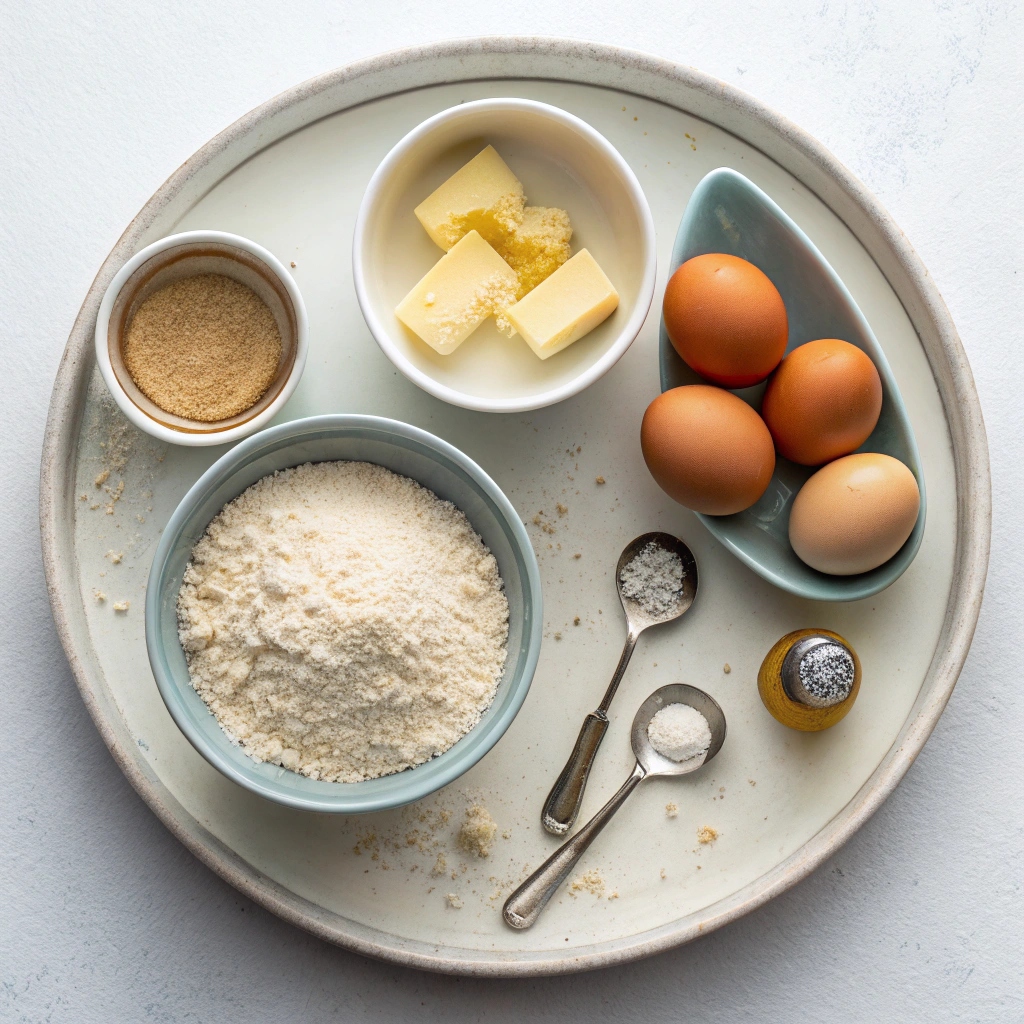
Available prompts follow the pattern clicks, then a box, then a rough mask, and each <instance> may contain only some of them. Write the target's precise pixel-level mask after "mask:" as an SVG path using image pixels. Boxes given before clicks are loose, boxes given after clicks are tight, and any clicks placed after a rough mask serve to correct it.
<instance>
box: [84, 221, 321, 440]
mask: <svg viewBox="0 0 1024 1024" xmlns="http://www.w3.org/2000/svg"><path fill="white" fill-rule="evenodd" d="M202 275H217V276H219V277H226V278H229V279H230V280H231V281H234V282H237V283H238V284H240V285H243V286H245V288H246V289H249V290H250V291H251V292H253V293H255V295H256V296H257V297H258V299H260V300H262V304H265V306H266V307H267V309H269V311H270V313H271V315H272V316H273V319H274V321H275V323H276V326H277V331H278V334H279V336H280V351H279V353H278V354H277V365H276V367H272V366H270V367H267V368H266V369H267V371H268V372H267V373H266V374H265V376H264V378H263V380H261V381H259V382H258V385H255V386H254V385H253V383H252V382H251V381H250V382H248V383H247V384H246V385H245V386H248V387H250V389H251V390H250V392H249V393H250V395H252V394H256V395H258V397H257V398H256V400H255V401H253V402H252V403H251V404H248V405H245V403H244V402H242V403H235V406H236V407H235V408H231V407H230V404H228V405H227V406H222V408H224V409H225V411H227V412H228V413H230V414H229V415H224V416H223V418H220V419H214V420H204V419H200V418H195V419H193V418H189V417H188V416H185V415H180V414H179V413H178V412H175V411H168V410H167V409H165V408H162V407H161V406H160V405H159V404H157V402H155V401H153V398H152V397H150V396H151V395H156V396H158V397H159V396H160V394H161V391H160V390H159V389H158V388H154V387H152V386H147V390H148V391H149V392H150V394H149V395H147V394H146V393H145V392H144V391H143V389H142V388H140V387H139V385H138V384H137V383H136V380H135V379H134V378H133V376H132V373H131V372H130V371H129V368H128V363H127V361H126V352H125V344H126V340H127V338H128V335H129V328H130V326H131V324H132V319H133V317H134V316H135V314H136V313H137V311H138V310H139V308H140V306H142V304H143V303H145V302H146V300H147V299H149V298H150V297H152V296H154V295H155V294H156V293H157V292H160V291H161V290H162V289H164V288H166V287H167V286H169V285H176V284H177V283H178V282H184V281H185V280H186V279H188V278H195V277H199V276H202ZM228 290H229V291H230V289H228ZM95 341H96V361H97V364H98V366H99V370H100V373H101V375H102V376H103V379H104V382H105V383H106V385H107V387H108V388H109V390H110V393H111V395H112V396H113V398H114V401H115V402H116V403H117V405H118V407H119V408H120V409H121V411H122V412H123V413H124V414H125V416H127V417H128V419H129V420H131V422H132V423H134V424H135V425H136V426H137V427H139V429H140V430H144V431H145V432H146V433H148V434H150V435H152V436H153V437H156V438H158V439H159V440H161V441H167V442H170V443H171V444H180V445H189V446H205V445H215V444H225V443H228V442H232V441H237V440H239V439H240V438H243V437H246V436H248V435H249V434H252V433H254V432H255V431H257V430H259V429H260V428H261V427H263V426H264V425H265V424H266V423H267V421H268V420H270V418H271V417H272V416H274V414H275V413H277V411H278V410H279V409H280V408H281V407H282V406H283V405H284V404H285V402H287V401H288V399H289V398H290V397H291V394H292V392H293V391H294V390H295V387H296V385H297V384H298V382H299V378H300V377H301V376H302V371H303V369H304V367H305V363H306V352H307V349H308V345H309V325H308V319H307V316H306V307H305V304H304V303H303V301H302V295H301V294H300V292H299V289H298V286H297V285H296V283H295V281H294V279H293V278H292V276H291V274H289V272H288V271H287V270H286V269H285V267H284V265H283V264H282V263H281V261H280V260H278V259H277V257H275V256H274V255H273V254H272V253H271V252H269V251H268V250H266V249H264V248H263V247H262V246H261V245H258V244H257V243H256V242H253V241H250V240H249V239H247V238H242V237H241V236H240V235H232V234H229V233H227V232H224V231H186V232H182V233H181V234H177V235H169V236H168V237H166V238H162V239H160V240H159V241H158V242H154V243H153V244H152V245H149V246H147V247H146V248H145V249H142V250H141V251H140V252H138V253H136V254H135V256H133V257H132V258H131V259H130V260H129V261H128V262H127V263H126V264H125V265H124V266H123V267H122V268H121V269H120V270H119V271H118V272H117V274H116V275H115V276H114V279H113V281H111V283H110V286H109V287H108V289H107V291H106V293H105V294H104V296H103V301H102V302H101V304H100V310H99V314H98V317H97V320H96V334H95ZM264 355H265V353H264ZM267 377H269V383H268V384H265V386H264V382H265V380H266V378H267ZM241 380H242V381H243V382H245V376H244V375H243V377H242V378H241ZM143 384H144V386H146V382H145V381H143ZM168 404H174V403H172V402H168ZM238 404H242V405H244V406H245V407H244V408H241V409H238V408H237V405H238ZM186 408H187V409H188V410H189V411H191V410H192V408H196V409H197V410H198V414H199V415H200V416H201V415H204V413H203V407H202V406H201V405H195V406H191V407H190V406H188V405H184V406H179V409H186ZM213 408H216V406H213ZM193 415H195V413H193Z"/></svg>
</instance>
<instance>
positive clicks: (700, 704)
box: [502, 683, 725, 928]
mask: <svg viewBox="0 0 1024 1024" xmlns="http://www.w3.org/2000/svg"><path fill="white" fill-rule="evenodd" d="M666 704H689V705H690V707H693V708H696V709H697V710H698V711H699V712H700V713H701V714H702V715H703V716H704V717H705V718H706V719H707V722H708V726H709V727H710V729H711V745H710V746H709V747H708V749H707V752H706V753H705V754H701V755H699V756H697V757H692V758H690V759H689V760H688V761H672V760H670V759H669V758H667V757H664V756H663V755H661V754H659V753H658V752H657V751H656V750H655V749H654V747H653V746H652V745H651V741H650V738H649V737H648V735H647V726H648V725H650V724H651V719H652V718H653V717H654V716H655V715H656V714H657V713H658V712H659V711H660V710H661V709H662V708H663V707H665V705H666ZM631 738H632V742H633V753H634V754H635V755H636V767H635V768H634V769H633V774H632V775H630V777H629V778H628V779H626V782H625V784H624V785H623V786H622V788H621V789H620V790H619V791H618V793H616V794H615V796H613V797H612V798H611V800H609V801H608V803H606V804H605V805H604V807H602V808H601V810H599V811H598V812H597V814H595V815H594V817H593V818H591V819H590V821H588V822H587V824H586V825H584V826H583V828H581V829H580V830H579V832H577V833H576V835H574V836H573V837H572V839H570V840H569V841H568V842H567V843H565V844H564V845H563V846H560V847H559V848H558V849H557V850H556V851H555V852H554V853H553V854H552V855H551V856H550V857H548V859H547V860H546V861H545V862H544V863H543V864H542V865H541V866H540V867H539V868H538V869H537V870H536V871H534V873H533V874H532V875H530V877H529V878H528V879H527V880H526V881H525V882H523V884H522V885H521V886H519V888H518V889H516V891H515V892H514V893H512V895H511V896H509V898H508V900H506V902H505V906H504V908H503V909H502V917H504V918H505V923H506V924H508V925H510V926H511V927H513V928H529V927H530V925H532V924H533V923H534V921H536V920H537V918H538V917H539V916H540V912H541V911H542V910H543V909H544V907H545V906H546V905H547V902H548V900H550V899H551V897H552V896H553V895H554V894H555V890H556V889H557V888H558V887H559V886H560V885H561V884H562V882H564V881H565V877H566V875H568V874H569V872H570V871H572V869H573V868H574V867H575V866H576V862H577V861H578V860H579V859H580V857H582V856H583V854H584V852H585V851H586V850H587V848H588V847H589V846H590V844H591V843H592V842H593V841H594V840H595V839H596V838H597V835H598V833H599V832H600V831H601V830H602V829H603V828H604V827H605V825H607V824H608V822H609V821H610V820H611V817H612V815H613V814H614V813H615V812H616V811H617V810H618V809H619V807H620V806H621V805H622V803H623V801H624V800H625V799H626V797H627V796H629V794H630V793H632V792H633V790H634V789H636V787H637V786H638V785H639V784H640V783H641V782H642V781H643V780H644V779H649V778H656V777H658V776H660V775H688V774H689V773H690V772H694V771H696V770H697V769H698V768H702V767H703V766H704V765H706V764H707V763H708V761H710V760H711V759H712V758H713V757H714V756H715V754H717V753H718V751H719V750H721V749H722V744H723V743H724V742H725V715H724V714H722V709H721V708H720V707H719V706H718V703H717V701H715V700H714V699H713V698H712V697H709V696H708V694H706V693H705V692H704V691H703V690H698V689H697V688H696V687H695V686H686V685H685V684H683V683H673V684H672V685H670V686H662V687H661V688H660V689H658V690H655V691H654V693H652V694H651V695H650V697H648V698H647V700H645V701H644V702H643V704H641V705H640V710H639V711H637V713H636V717H635V718H634V719H633V731H632V734H631Z"/></svg>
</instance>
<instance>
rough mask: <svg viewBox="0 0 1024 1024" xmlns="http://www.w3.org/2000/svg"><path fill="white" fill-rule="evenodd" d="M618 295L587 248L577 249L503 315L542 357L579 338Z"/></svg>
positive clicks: (609, 310) (610, 309)
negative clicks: (570, 257)
mask: <svg viewBox="0 0 1024 1024" xmlns="http://www.w3.org/2000/svg"><path fill="white" fill-rule="evenodd" d="M618 304H619V294H618V292H616V290H615V289H614V288H613V287H612V283H611V281H609V280H608V278H607V277H605V274H604V271H603V270H602V269H601V268H600V267H599V266H598V265H597V261H596V260H595V259H594V257H593V256H591V255H590V253H589V251H588V250H586V249H580V251H579V252H578V253H576V255H575V256H573V257H572V259H570V260H568V261H567V262H566V263H563V264H562V265H561V266H560V267H559V268H558V269H557V270H556V271H555V272H554V273H553V274H552V275H551V276H550V277H549V278H547V279H545V280H544V281H542V282H541V283H540V284H539V285H537V287H536V288H534V289H533V291H532V292H528V293H527V294H526V295H525V296H524V297H523V298H522V299H520V300H519V301H518V302H517V303H516V304H515V305H514V306H512V307H511V308H510V309H507V310H505V313H504V314H503V315H504V317H505V319H507V320H508V322H509V323H510V324H511V325H512V326H513V327H514V328H515V329H516V330H517V331H518V332H519V333H520V334H521V335H522V336H523V338H524V339H525V340H526V343H527V344H528V345H529V346H530V348H532V349H533V351H534V352H535V353H536V354H537V355H538V356H540V358H541V359H548V358H550V357H551V356H553V355H554V354H555V353H556V352H561V351H562V349H563V348H566V347H567V346H569V345H571V344H572V343H573V342H574V341H579V339H580V338H582V337H583V335H585V334H589V333H590V332H591V331H592V330H593V329H594V328H595V327H597V325H598V324H600V323H602V322H603V321H604V320H606V319H607V318H608V317H609V316H611V314H612V313H613V312H614V311H615V309H616V307H617V306H618Z"/></svg>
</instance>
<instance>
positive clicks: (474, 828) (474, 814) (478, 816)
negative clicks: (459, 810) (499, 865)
mask: <svg viewBox="0 0 1024 1024" xmlns="http://www.w3.org/2000/svg"><path fill="white" fill-rule="evenodd" d="M497 834H498V826H497V825H496V824H495V823H494V819H493V818H492V817H491V814H490V811H488V810H487V808H486V807H482V806H481V805H480V804H474V805H473V806H472V807H470V808H469V810H467V811H466V820H465V821H464V822H463V823H462V827H461V828H460V829H459V836H458V840H457V842H458V845H459V849H460V850H465V851H466V853H471V854H473V855H475V856H477V857H487V856H489V855H490V852H491V843H493V842H494V837H495V836H496V835H497Z"/></svg>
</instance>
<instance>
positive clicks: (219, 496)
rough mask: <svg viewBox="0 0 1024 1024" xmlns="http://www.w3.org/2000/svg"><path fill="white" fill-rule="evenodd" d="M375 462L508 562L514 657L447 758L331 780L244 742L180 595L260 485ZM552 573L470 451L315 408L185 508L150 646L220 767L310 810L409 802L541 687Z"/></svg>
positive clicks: (261, 441) (187, 500)
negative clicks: (203, 682) (207, 679)
mask: <svg viewBox="0 0 1024 1024" xmlns="http://www.w3.org/2000/svg"><path fill="white" fill-rule="evenodd" d="M335 460H353V461H361V462H372V463H375V464H376V465H378V466H384V467H386V468H387V469H390V470H392V471H393V472H395V473H400V474H402V475H403V476H407V477H411V478H412V479H413V480H416V481H418V482H419V483H421V484H422V485H423V486H424V487H428V488H430V490H432V491H433V492H434V493H435V494H436V495H438V497H440V498H444V499H445V500H447V501H450V502H452V503H453V504H454V505H455V506H456V507H458V508H460V509H461V510H462V511H463V512H464V513H465V514H466V516H467V518H468V519H469V521H470V522H471V523H472V524H473V528H474V529H475V530H476V531H477V533H479V534H480V536H481V537H482V538H483V541H484V543H485V544H486V545H487V546H488V547H489V548H490V549H491V552H492V553H493V554H494V557H495V558H496V559H497V561H498V569H499V571H500V572H501V578H502V580H503V581H504V584H505V594H506V596H507V598H508V605H509V637H508V658H507V660H506V663H505V671H504V674H503V676H502V678H501V682H500V683H499V684H498V690H497V694H496V695H495V698H494V703H493V704H492V705H491V706H490V708H489V709H488V710H487V711H486V713H485V714H484V715H483V717H482V718H481V720H480V721H479V722H478V723H477V725H476V726H475V727H474V728H473V729H472V730H471V731H470V732H469V733H467V734H466V735H465V736H464V737H463V738H462V739H461V740H459V742H458V743H456V744H455V745H454V746H453V747H452V748H451V749H449V750H446V751H445V752H444V753H443V754H441V755H440V756H438V757H435V758H433V759H432V760H430V761H427V762H426V763H424V764H421V765H417V766H416V767H415V768H409V769H406V770H405V771H403V772H399V773H397V774H395V775H388V776H386V777H384V778H380V779H371V780H369V781H367V782H355V783H339V782H323V781H320V780H316V779H309V778H306V776H304V775H299V774H297V773H295V772H291V771H287V770H286V769H284V768H280V767H278V766H277V765H273V764H267V763H260V762H257V761H254V760H253V759H252V758H250V757H248V756H246V754H245V753H243V751H242V748H241V747H239V746H236V745H235V744H233V743H232V742H231V741H230V740H229V739H228V737H227V736H226V735H225V733H224V732H223V730H222V729H221V728H220V726H219V725H218V724H217V720H216V719H215V718H214V716H213V714H212V713H211V712H210V710H209V709H208V708H207V706H206V704H205V703H204V702H203V700H202V698H201V697H200V696H199V694H198V693H196V691H195V690H194V689H193V687H192V684H191V683H190V681H189V674H188V666H187V665H186V662H185V655H184V653H183V651H182V649H181V644H180V642H179V640H178V621H177V614H176V610H175V609H176V603H177V599H178V590H179V589H180V587H181V580H182V576H183V575H184V572H185V567H186V566H187V565H188V561H189V558H190V557H191V553H192V548H193V546H194V545H195V543H196V541H197V540H199V538H200V537H201V536H202V535H203V532H204V531H205V530H206V527H207V525H208V524H209V523H210V520H212V519H213V518H214V516H216V515H217V513H218V512H220V510H221V509H222V508H223V507H224V505H225V504H226V503H227V502H229V501H231V500H232V498H235V497H237V496H238V495H239V494H241V493H242V491H244V490H245V489H246V488H247V487H249V486H250V485H251V484H254V483H255V482H256V481H257V480H259V479H261V478H262V477H264V476H266V475H267V474H268V473H273V472H274V471H275V470H280V469H286V468H288V467H290V466H298V465H302V464H303V463H306V462H327V461H335ZM542 621H543V615H542V607H541V587H540V572H539V570H538V568H537V558H536V556H535V555H534V553H533V548H532V546H531V545H530V539H529V537H528V536H527V533H526V529H525V527H524V526H523V523H522V521H521V520H520V518H519V516H518V515H517V514H516V511H515V509H514V508H513V507H512V504H511V502H509V500H508V498H506V497H505V495H504V494H503V493H502V492H501V490H500V489H499V487H498V485H497V484H496V483H495V482H494V481H493V480H492V479H491V478H490V477H489V476H488V475H487V474H486V473H485V472H484V471H483V470H482V469H481V468H480V467H479V466H478V465H477V464H476V463H475V462H473V460H472V459H470V458H468V457H467V456H466V455H464V454H463V453H462V452H460V451H459V450H458V449H456V448H453V447H452V446H451V445H450V444H447V443H446V442H445V441H442V440H441V439H440V438H438V437H434V436H433V435H432V434H428V433H427V432H426V431H424V430H419V429H418V428H417V427H412V426H409V425H408V424H406V423H399V422H397V421H395V420H388V419H383V418H381V417H377V416H314V417H311V418H310V419H304V420H295V421H293V422H291V423H284V424H282V425H280V426H277V427H271V428H269V429H268V430H263V431H261V432H260V433H258V434H254V435H253V436H252V437H250V438H247V439H246V440H245V441H242V442H241V443H240V444H239V445H237V446H236V447H235V448H233V449H231V451H229V452H228V453H227V454H225V455H223V456H221V458H219V459H218V460H217V461H216V462H215V463H214V464H213V465H212V466H211V467H210V468H209V469H208V470H207V471H206V472H205V473H204V474H203V475H202V476H201V477H200V478H199V480H198V481H197V482H196V484H195V485H194V486H193V487H192V489H191V490H190V491H189V492H188V494H186V495H185V497H184V498H183V499H182V501H181V504H180V505H178V507H177V509H175V511H174V514H173V515H172V516H171V518H170V521H169V522H168V523H167V527H166V529H165V530H164V534H163V537H162V538H161V540H160V546H159V547H158V548H157V552H156V557H155V558H154V559H153V568H152V570H151V572H150V577H149V586H148V590H147V593H146V646H147V648H148V650H149V661H150V664H151V665H152V666H153V673H154V675H155V676H156V682H157V686H158V687H159V688H160V695H161V697H163V699H164V703H165V704H166V705H167V710H168V711H170V713H171V716H172V717H173V718H174V721H175V722H176V723H177V725H178V728H180V729H181V731H182V732H183V733H184V734H185V736H186V737H187V738H188V740H189V741H190V742H191V743H192V745H193V746H194V747H195V748H196V750H198V751H199V753H200V754H202V755H203V757H205V758H206V760H207V761H209V762H210V764H212V765H213V766H214V768H216V769H218V770H219V771H221V772H223V773H224V774H225V775H226V776H227V777H228V778H229V779H232V780H233V781H235V782H237V783H238V784H239V785H240V786H244V787H245V788H246V789H250V790H252V791H253V792H254V793H259V794H260V795H261V796H265V797H267V798H268V799H270V800H276V801H277V802H278V803H282V804H287V805H288V806H289V807H298V808H301V809H303V810H309V811H326V812H331V813H336V814H359V813H363V812H365V811H378V810H383V809H385V808H391V807H400V806H402V805H403V804H408V803H411V802H412V801H414V800H419V799H421V798H423V797H425V796H427V795H428V794H430V793H433V792H434V791H435V790H438V789H440V788H441V787H442V786H446V785H447V784H448V783H449V782H452V781H453V780H455V779H457V778H458V777H459V776H460V775H462V774H463V773H464V772H467V771H468V770H469V769H470V768H472V767H473V765H475V764H476V763H477V761H479V760H480V758H482V757H483V756H484V754H486V753H487V751H488V750H490V749H491V747H493V746H494V744H495V743H497V742H498V740H499V739H501V737H502V735H503V734H504V732H505V730H506V729H507V728H508V727H509V725H510V724H511V722H512V719H513V718H515V716H516V714H517V712H518V711H519V708H520V707H521V706H522V703H523V701H524V700H525V699H526V694H527V692H528V691H529V689H530V683H531V682H532V680H533V674H534V672H535V671H536V668H537V658H538V656H539V654H540V644H541V626H542Z"/></svg>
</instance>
